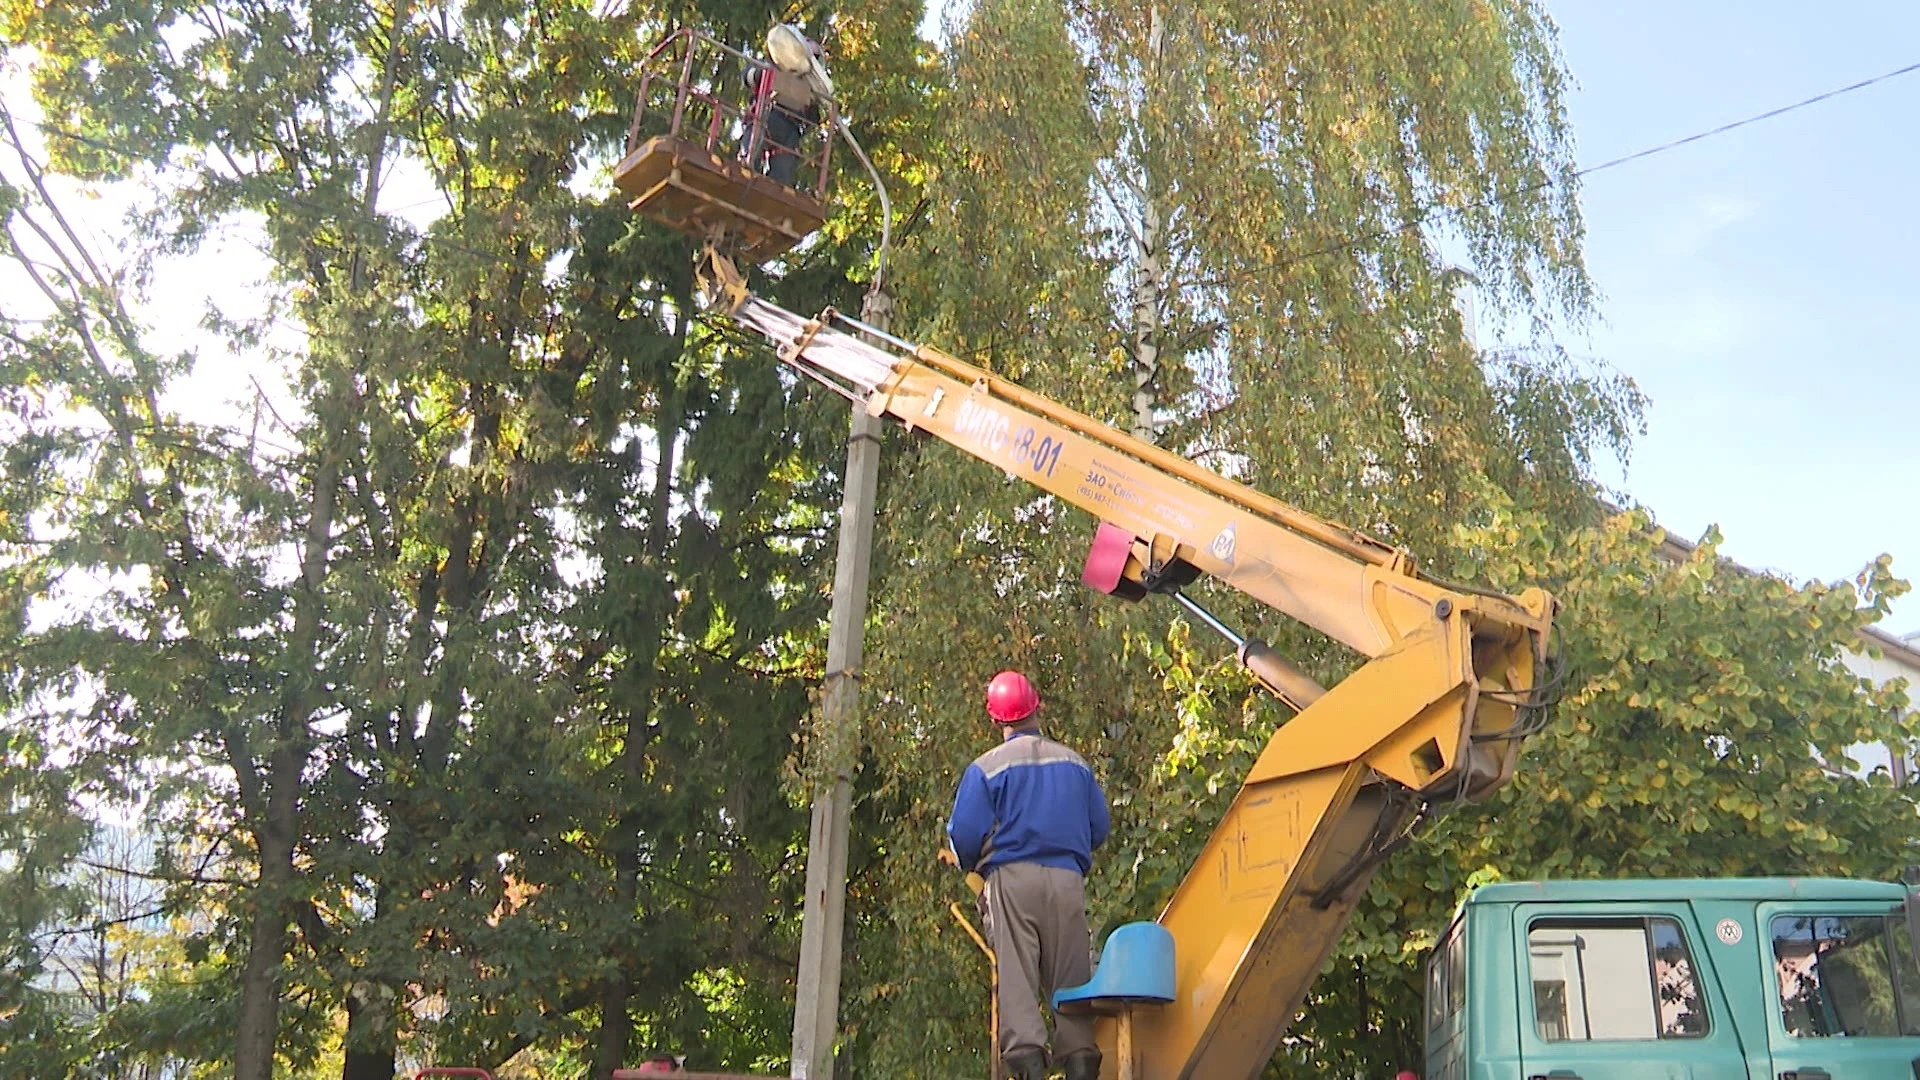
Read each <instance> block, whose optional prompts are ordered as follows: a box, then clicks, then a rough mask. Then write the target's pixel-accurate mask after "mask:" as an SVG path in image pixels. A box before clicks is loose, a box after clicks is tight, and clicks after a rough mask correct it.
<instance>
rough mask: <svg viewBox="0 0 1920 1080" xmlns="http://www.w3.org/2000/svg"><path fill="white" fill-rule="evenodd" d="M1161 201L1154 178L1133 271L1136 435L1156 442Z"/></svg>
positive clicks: (1144, 194) (1162, 278) (1145, 192)
mask: <svg viewBox="0 0 1920 1080" xmlns="http://www.w3.org/2000/svg"><path fill="white" fill-rule="evenodd" d="M1164 246H1165V244H1164V240H1163V235H1162V231H1161V222H1160V204H1159V203H1158V202H1156V201H1155V200H1154V197H1153V188H1152V184H1151V180H1150V179H1149V182H1148V183H1146V184H1142V185H1141V199H1140V232H1139V234H1138V235H1137V236H1136V238H1135V251H1134V257H1135V259H1136V262H1135V264H1134V271H1133V431H1132V434H1133V437H1134V438H1136V439H1142V440H1144V441H1146V442H1153V441H1154V439H1155V435H1156V434H1157V432H1156V431H1155V428H1156V423H1155V419H1154V411H1155V410H1156V408H1157V407H1158V405H1159V395H1158V392H1157V388H1156V387H1155V385H1154V380H1155V379H1156V378H1157V377H1158V376H1159V373H1160V305H1161V302H1162V295H1161V294H1162V293H1163V292H1164V291H1165V290H1166V285H1167V268H1166V252H1165V251H1164V250H1163V248H1164Z"/></svg>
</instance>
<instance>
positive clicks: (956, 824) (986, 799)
mask: <svg viewBox="0 0 1920 1080" xmlns="http://www.w3.org/2000/svg"><path fill="white" fill-rule="evenodd" d="M1039 708H1040V696H1039V695H1038V694H1037V693H1035V692H1034V689H1033V684H1031V683H1029V682H1028V681H1027V679H1026V676H1024V675H1021V674H1020V673H1019V672H1016V671H1003V672H1001V673H1000V674H998V675H995V676H994V677H993V681H992V682H991V683H989V684H988V685H987V714H988V715H989V716H991V717H992V718H993V721H994V723H995V724H996V725H998V726H999V728H1000V730H1001V733H1002V735H1003V739H1002V741H1001V743H1000V745H999V746H996V747H994V748H993V749H992V750H989V751H987V752H986V753H984V754H982V755H980V756H979V757H978V758H976V759H975V760H974V762H973V764H971V765H969V766H967V771H966V772H965V773H964V774H963V775H962V776H961V777H960V790H959V792H958V793H957V794H956V795H955V796H954V800H953V818H952V820H951V821H950V822H949V823H948V824H947V839H948V842H949V844H950V845H951V847H950V855H943V859H945V860H946V861H948V862H952V863H954V864H956V865H958V866H959V867H960V868H961V869H963V870H968V871H972V872H974V873H977V874H979V875H980V876H981V877H983V878H985V879H986V883H987V884H986V892H985V894H984V899H985V901H986V908H987V932H988V935H989V938H990V940H991V941H992V942H993V951H994V956H995V959H996V962H997V964H998V966H999V969H1000V970H999V975H1000V1031H999V1038H1000V1057H1001V1061H1002V1063H1003V1064H1004V1065H1005V1067H1006V1069H1007V1072H1008V1074H1009V1075H1010V1076H1011V1077H1013V1080H1042V1078H1043V1077H1045V1076H1046V1075H1047V1060H1048V1057H1047V1029H1046V1024H1045V1021H1044V1020H1043V1019H1042V1017H1041V1014H1040V1006H1039V1004H1038V1002H1039V1001H1040V1000H1046V1001H1049V1002H1051V1001H1052V999H1053V993H1054V991H1055V990H1059V989H1063V988H1065V987H1070V986H1079V985H1080V984H1081V983H1084V982H1086V981H1087V980H1088V979H1089V978H1091V977H1092V975H1093V961H1092V958H1091V956H1090V954H1089V945H1090V942H1089V939H1088V936H1087V900H1086V887H1085V883H1086V874H1087V870H1088V869H1089V868H1090V867H1091V866H1092V865H1093V849H1094V848H1097V847H1099V846H1100V845H1101V844H1102V843H1103V842H1105V840H1106V839H1107V829H1108V817H1107V796H1106V793H1105V792H1103V791H1101V790H1100V782H1099V781H1098V780H1097V779H1095V778H1094V775H1093V770H1092V769H1090V768H1088V766H1087V762H1086V759H1084V758H1082V757H1081V756H1080V755H1079V754H1076V753H1074V752H1073V751H1072V750H1071V749H1069V748H1067V747H1066V746H1063V745H1061V744H1060V743H1057V742H1054V741H1053V740H1052V739H1049V738H1047V737H1046V736H1044V735H1042V734H1040V724H1039V720H1038V718H1037V717H1036V716H1035V714H1036V713H1037V712H1038V711H1039ZM1053 1019H1054V1031H1053V1059H1054V1060H1055V1061H1058V1062H1059V1063H1060V1064H1061V1065H1062V1066H1063V1067H1064V1068H1065V1069H1066V1074H1067V1080H1095V1078H1096V1077H1098V1076H1099V1075H1100V1051H1099V1050H1098V1049H1097V1048H1096V1047H1095V1046H1094V1043H1093V1018H1092V1017H1091V1016H1084V1015H1083V1016H1067V1015H1060V1014H1057V1013H1056V1014H1055V1016H1054V1018H1053Z"/></svg>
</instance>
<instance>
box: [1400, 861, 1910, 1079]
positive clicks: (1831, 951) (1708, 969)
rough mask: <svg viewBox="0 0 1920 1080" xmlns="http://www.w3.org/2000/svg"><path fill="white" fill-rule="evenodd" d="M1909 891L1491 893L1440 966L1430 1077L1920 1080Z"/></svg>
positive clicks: (1770, 884)
mask: <svg viewBox="0 0 1920 1080" xmlns="http://www.w3.org/2000/svg"><path fill="white" fill-rule="evenodd" d="M1916 914H1920V911H1916V905H1915V904H1914V903H1912V902H1910V901H1909V894H1908V892H1907V890H1906V889H1905V888H1903V887H1902V886H1899V885H1894V884H1887V883H1883V882H1873V881H1851V880H1840V879H1828V878H1729V879H1719V880H1706V879H1685V880H1669V881H1631V880H1628V881H1547V882H1529V883H1503V884H1497V885H1487V886H1483V887H1481V888H1480V889H1477V890H1475V891H1474V892H1473V893H1472V894H1471V895H1470V896H1468V898H1467V900H1466V902H1465V903H1463V904H1462V905H1461V907H1460V911H1459V914H1458V915H1457V916H1456V917H1455V919H1454V921H1453V924H1452V926H1450V927H1449V928H1448V930H1447V932H1446V934H1445V935H1444V936H1443V937H1442V938H1441V940H1440V943H1439V945H1438V946H1437V947H1436V948H1435V949H1434V952H1433V955H1432V957H1431V958H1430V959H1429V961H1428V965H1427V995H1426V996H1427V1007H1426V1025H1425V1026H1426V1068H1425V1070H1424V1071H1423V1073H1422V1075H1423V1076H1424V1078H1425V1080H1629V1078H1633V1080H1645V1078H1673V1080H1679V1078H1688V1080H1920V966H1916V964H1915V958H1914V948H1913V936H1914V929H1913V922H1912V921H1911V920H1912V918H1913V917H1914V916H1915V915H1916Z"/></svg>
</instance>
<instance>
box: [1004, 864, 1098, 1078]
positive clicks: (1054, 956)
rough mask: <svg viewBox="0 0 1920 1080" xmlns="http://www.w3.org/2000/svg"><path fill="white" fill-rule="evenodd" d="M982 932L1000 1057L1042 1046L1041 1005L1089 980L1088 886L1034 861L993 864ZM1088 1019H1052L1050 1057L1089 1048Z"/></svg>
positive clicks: (1044, 1039)
mask: <svg viewBox="0 0 1920 1080" xmlns="http://www.w3.org/2000/svg"><path fill="white" fill-rule="evenodd" d="M987 933H988V935H989V939H990V940H991V941H992V942H993V952H994V956H995V957H996V958H997V960H998V962H999V968H1000V1053H1001V1054H1002V1055H1005V1054H1009V1053H1012V1052H1014V1051H1016V1050H1040V1049H1043V1048H1045V1047H1046V1045H1047V1027H1046V1022H1045V1021H1044V1020H1042V1019H1041V1016H1040V1004H1039V1002H1040V1001H1042V1000H1044V1001H1046V1002H1047V1003H1048V1005H1049V1006H1051V1004H1052V1002H1053V992H1054V991H1055V990H1060V989H1064V988H1066V987H1069V986H1079V985H1080V984H1081V983H1083V982H1086V981H1087V980H1088V979H1090V978H1092V977H1093V958H1092V956H1091V955H1090V954H1089V950H1088V946H1089V944H1090V943H1089V940H1088V937H1087V893H1086V883H1085V881H1084V879H1082V878H1081V877H1080V875H1079V874H1077V873H1075V872H1074V871H1072V870H1058V869H1055V868H1054V867H1051V866H1041V865H1040V864H1038V863H1008V864H1006V865H1005V866H997V867H995V868H994V870H993V873H992V874H990V875H988V877H987ZM1092 1049H1094V1045H1093V1017H1091V1016H1064V1015H1059V1014H1056V1015H1055V1016H1054V1018H1053V1058H1054V1060H1055V1061H1059V1060H1062V1059H1064V1058H1066V1057H1067V1056H1068V1055H1070V1054H1073V1053H1076V1052H1078V1051H1083V1050H1092Z"/></svg>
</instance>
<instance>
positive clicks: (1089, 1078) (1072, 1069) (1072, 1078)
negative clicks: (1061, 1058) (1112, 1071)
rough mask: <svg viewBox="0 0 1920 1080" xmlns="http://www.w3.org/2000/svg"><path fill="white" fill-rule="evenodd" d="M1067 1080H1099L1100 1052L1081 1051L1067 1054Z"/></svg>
mask: <svg viewBox="0 0 1920 1080" xmlns="http://www.w3.org/2000/svg"><path fill="white" fill-rule="evenodd" d="M1065 1065H1066V1066H1067V1080H1100V1051H1098V1050H1081V1051H1079V1052H1077V1053H1073V1054H1068V1055H1067V1060H1066V1062H1065Z"/></svg>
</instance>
